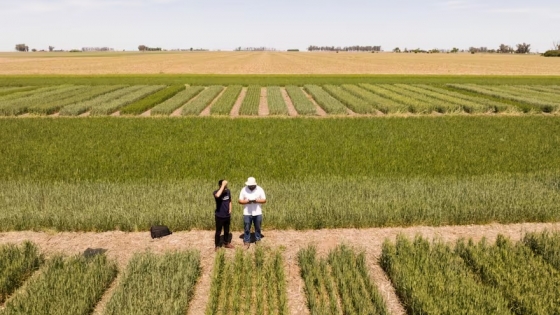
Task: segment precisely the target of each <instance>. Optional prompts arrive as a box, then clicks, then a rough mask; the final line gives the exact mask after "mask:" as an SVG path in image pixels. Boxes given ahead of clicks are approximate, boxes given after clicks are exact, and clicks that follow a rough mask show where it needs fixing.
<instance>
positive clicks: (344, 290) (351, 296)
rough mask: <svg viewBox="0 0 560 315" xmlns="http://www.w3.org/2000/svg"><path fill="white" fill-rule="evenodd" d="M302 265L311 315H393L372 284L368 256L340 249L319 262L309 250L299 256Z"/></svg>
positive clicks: (341, 247)
mask: <svg viewBox="0 0 560 315" xmlns="http://www.w3.org/2000/svg"><path fill="white" fill-rule="evenodd" d="M298 264H299V266H300V273H301V276H302V278H303V281H304V284H305V287H304V290H305V294H306V297H307V306H308V308H309V311H310V313H311V314H389V312H388V310H387V307H386V305H385V301H384V300H383V298H382V297H381V295H380V293H379V291H378V290H377V288H376V287H375V286H374V284H373V283H372V282H371V279H370V276H369V273H368V270H367V266H366V261H365V256H364V253H360V254H356V253H355V252H354V251H353V250H352V249H351V248H349V247H348V246H346V245H339V246H338V247H336V248H335V249H334V250H332V251H331V252H330V253H329V255H328V257H327V258H319V257H317V252H316V249H315V247H314V246H309V247H307V248H304V249H301V250H300V251H299V252H298Z"/></svg>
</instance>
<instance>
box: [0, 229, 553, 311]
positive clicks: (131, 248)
mask: <svg viewBox="0 0 560 315" xmlns="http://www.w3.org/2000/svg"><path fill="white" fill-rule="evenodd" d="M543 230H549V231H560V222H558V223H521V224H511V225H502V224H489V225H467V226H443V227H423V226H417V227H407V228H370V229H330V230H309V231H294V230H286V231H278V230H272V231H267V230H266V227H265V230H263V233H264V234H265V238H264V239H263V241H262V242H263V243H264V245H265V246H270V247H281V246H282V247H285V250H284V252H283V256H284V261H285V268H286V269H285V270H286V277H287V282H288V285H287V290H288V307H289V310H290V313H291V314H309V312H308V310H307V307H306V302H305V294H304V290H303V281H302V280H301V277H300V276H299V267H298V264H297V253H298V251H299V250H300V249H302V248H305V247H306V246H308V245H310V244H314V245H315V246H316V247H317V252H318V254H319V255H326V254H327V253H328V252H329V251H330V250H332V249H333V248H334V247H336V246H337V245H338V244H341V243H344V244H348V245H351V246H353V247H354V248H356V249H358V250H360V251H365V253H366V257H367V259H368V263H369V266H370V276H371V277H372V279H373V280H374V282H375V283H376V285H377V286H378V288H379V290H380V292H381V293H382V295H383V296H384V298H385V300H386V302H387V304H388V306H389V309H390V311H391V314H395V315H397V314H398V315H402V314H405V311H404V308H403V307H402V305H401V304H400V302H399V300H398V298H397V296H396V294H395V291H394V288H393V286H392V285H391V283H390V281H389V280H388V278H387V276H386V275H385V273H384V272H383V270H382V269H381V267H380V266H379V264H378V259H379V257H380V256H381V248H382V244H383V242H384V241H385V240H386V239H389V240H393V241H394V240H395V238H396V236H397V235H399V234H403V235H405V236H407V237H409V238H413V237H414V236H416V235H422V236H424V237H426V238H428V239H439V240H442V241H445V242H455V241H456V240H458V239H459V238H472V239H473V240H475V241H479V240H480V239H482V238H483V237H486V238H487V239H489V240H490V241H492V240H494V239H495V238H496V237H497V235H498V234H502V235H504V236H506V237H509V238H511V239H512V240H514V241H517V240H520V239H521V238H522V237H523V236H524V234H525V233H526V232H539V231H543ZM213 233H214V232H213V231H198V230H197V231H186V232H175V233H173V234H172V235H170V236H168V237H165V238H162V239H157V240H152V239H151V238H150V236H149V232H134V233H126V232H120V231H112V232H103V233H90V232H87V233H83V232H82V233H80V232H62V233H54V232H31V231H23V232H5V233H0V244H5V243H21V242H23V241H24V240H30V241H33V242H35V243H36V244H37V245H38V246H39V247H40V248H41V250H42V251H43V252H45V254H46V255H47V256H49V255H52V254H54V253H64V254H82V253H84V251H85V250H86V249H88V248H90V249H104V250H107V252H106V253H107V255H108V256H109V257H110V258H112V259H115V260H116V261H117V262H118V264H119V267H120V270H121V271H122V270H124V267H125V266H126V264H127V263H128V261H129V260H130V258H131V257H132V255H133V254H134V253H136V252H143V251H146V250H150V251H152V252H155V253H163V252H165V251H169V250H185V249H196V250H198V251H200V254H201V264H202V277H201V278H200V280H199V282H198V284H197V286H196V290H195V296H194V299H193V301H192V302H191V305H190V308H189V312H188V314H192V315H194V314H204V310H205V307H206V303H207V302H208V295H209V292H210V282H211V273H212V268H213V264H214V257H215V251H214V235H213ZM232 233H233V244H234V245H235V246H237V247H239V246H242V240H241V239H239V235H240V234H241V231H233V232H232ZM254 248H255V246H253V245H251V247H250V248H249V251H253V250H254ZM227 254H228V255H229V256H232V257H233V254H234V251H232V250H228V251H227ZM110 294H111V290H110V291H108V292H107V293H106V295H105V296H104V298H103V299H102V301H101V303H106V301H107V300H108V298H109V296H110ZM103 307H104V304H100V305H98V307H97V308H96V311H99V310H100V309H102V308H103Z"/></svg>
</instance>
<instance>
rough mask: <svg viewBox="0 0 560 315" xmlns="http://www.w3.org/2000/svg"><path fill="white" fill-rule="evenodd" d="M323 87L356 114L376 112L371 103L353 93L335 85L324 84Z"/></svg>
mask: <svg viewBox="0 0 560 315" xmlns="http://www.w3.org/2000/svg"><path fill="white" fill-rule="evenodd" d="M323 89H324V90H325V91H327V92H328V93H329V94H330V95H331V96H332V97H334V98H336V99H337V100H339V101H340V102H341V103H342V104H344V105H346V106H347V107H348V108H350V109H351V110H352V111H353V112H355V113H358V114H373V113H375V112H377V110H376V109H375V107H374V105H373V103H371V102H369V101H367V100H365V99H363V98H360V97H356V96H355V95H354V94H352V93H350V92H348V91H346V90H345V89H343V88H341V87H340V86H337V85H324V86H323Z"/></svg>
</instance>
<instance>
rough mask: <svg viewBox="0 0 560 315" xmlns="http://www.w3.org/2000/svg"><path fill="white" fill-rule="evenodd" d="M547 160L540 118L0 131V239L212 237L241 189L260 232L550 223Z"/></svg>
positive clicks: (558, 186) (51, 126)
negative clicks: (188, 233)
mask: <svg viewBox="0 0 560 315" xmlns="http://www.w3.org/2000/svg"><path fill="white" fill-rule="evenodd" d="M559 146H560V120H559V119H558V117H556V116H542V115H541V116H518V117H516V116H513V117H509V116H504V117H498V116H473V117H468V116H449V117H446V116H442V117H409V118H402V117H401V118H397V117H395V118H386V119H371V118H355V119H345V118H337V119H319V120H317V119H306V118H294V119H282V118H267V119H248V118H239V119H229V118H213V117H210V118H198V117H197V118H183V119H174V118H160V119H133V118H129V119H126V118H125V119H114V118H109V117H107V118H87V119H61V118H58V119H50V118H30V119H3V120H2V123H1V124H0V160H2V161H3V163H1V164H0V209H2V211H1V212H0V230H2V231H8V230H29V229H34V230H41V229H55V230H64V231H74V230H87V231H105V230H114V229H122V230H127V231H130V230H147V229H148V228H149V226H150V225H151V224H156V223H161V224H166V225H169V226H170V227H171V228H172V229H173V230H188V229H193V228H202V229H212V228H213V225H214V222H213V220H212V215H213V207H214V205H213V203H214V200H213V198H212V197H211V194H210V193H211V191H212V190H214V189H215V188H216V185H217V181H218V179H220V178H226V179H228V180H229V181H230V183H231V184H230V187H231V189H232V195H233V196H234V198H235V196H236V195H237V194H238V193H239V191H240V189H241V188H242V185H243V183H244V182H245V180H246V178H247V177H249V176H254V177H256V178H257V181H258V182H259V184H260V185H261V186H262V187H263V188H264V189H265V191H266V192H267V197H268V199H269V203H267V204H266V205H265V221H264V226H265V228H266V229H286V228H295V229H314V228H329V227H377V226H409V225H418V224H427V225H436V226H437V225H447V224H475V223H477V224H480V223H489V222H501V223H512V222H552V221H558V219H559V218H560V211H558V209H559V208H558V205H559V204H560V194H559V193H558V192H559V191H560V155H559V154H558V149H557V148H558V147H559ZM240 212H241V207H240V206H237V205H235V206H234V220H241V214H240ZM234 226H235V225H234Z"/></svg>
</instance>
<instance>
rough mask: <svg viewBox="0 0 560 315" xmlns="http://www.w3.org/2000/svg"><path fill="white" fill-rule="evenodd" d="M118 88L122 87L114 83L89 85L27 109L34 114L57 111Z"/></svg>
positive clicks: (46, 113)
mask: <svg viewBox="0 0 560 315" xmlns="http://www.w3.org/2000/svg"><path fill="white" fill-rule="evenodd" d="M120 88H122V86H115V85H97V86H91V87H88V88H87V89H85V90H81V91H79V92H78V93H76V94H74V95H73V96H72V97H68V98H63V99H60V100H55V101H52V102H47V103H42V104H37V105H34V106H30V107H29V108H28V109H27V111H28V112H29V113H34V114H41V115H50V114H53V113H56V112H58V111H59V110H60V109H61V108H63V107H64V106H69V105H73V104H76V103H80V102H84V101H88V100H91V99H93V98H95V97H98V96H100V95H104V94H107V93H109V92H112V91H114V90H117V89H120Z"/></svg>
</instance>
